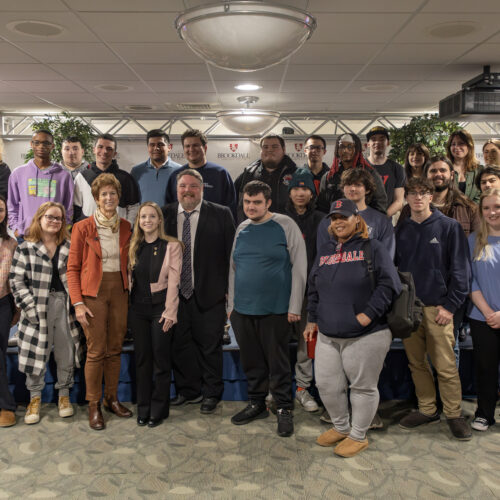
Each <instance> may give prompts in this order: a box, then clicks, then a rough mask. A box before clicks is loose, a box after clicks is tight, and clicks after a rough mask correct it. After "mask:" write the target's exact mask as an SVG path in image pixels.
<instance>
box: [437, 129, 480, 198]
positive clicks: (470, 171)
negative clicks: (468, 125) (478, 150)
mask: <svg viewBox="0 0 500 500" xmlns="http://www.w3.org/2000/svg"><path fill="white" fill-rule="evenodd" d="M446 156H447V157H448V159H449V160H450V161H451V163H452V164H453V169H454V170H455V185H456V186H457V187H458V188H459V189H460V191H462V193H464V194H465V196H467V197H468V198H469V199H470V200H472V201H473V202H474V203H478V202H479V196H480V195H481V191H479V189H477V186H476V176H477V174H478V172H479V162H478V161H477V160H476V154H475V152H474V140H473V139H472V136H471V135H470V134H469V132H467V130H463V129H460V130H456V131H455V132H452V133H451V135H450V137H449V139H448V142H447V144H446Z"/></svg>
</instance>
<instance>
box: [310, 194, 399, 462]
mask: <svg viewBox="0 0 500 500" xmlns="http://www.w3.org/2000/svg"><path fill="white" fill-rule="evenodd" d="M328 215H329V216H330V218H331V225H330V231H331V234H332V236H333V238H332V239H330V240H328V241H327V242H325V243H324V244H323V245H322V246H321V247H320V248H319V250H318V253H317V255H316V260H315V263H314V266H313V268H312V270H311V273H310V275H309V290H308V307H307V310H308V312H309V323H307V325H306V328H305V330H304V338H305V340H306V341H308V340H311V339H312V337H313V334H314V332H315V331H316V329H318V337H317V342H316V351H315V361H316V364H315V368H316V385H317V386H318V390H319V394H320V397H321V400H322V401H323V404H324V405H325V408H326V409H327V410H328V413H329V415H330V418H331V420H332V423H333V427H332V428H331V429H329V430H328V431H326V432H324V433H323V434H321V436H319V437H318V439H317V440H316V442H317V443H318V444H319V445H320V446H333V445H336V447H335V449H334V453H335V454H337V455H340V456H342V457H352V456H354V455H356V454H358V453H359V452H361V451H363V450H364V449H365V448H367V447H368V440H367V439H366V433H367V431H368V428H369V426H370V424H371V422H372V420H373V417H374V416H375V413H376V411H377V407H378V402H379V393H378V389H377V383H378V378H379V375H380V372H381V370H382V366H383V364H384V359H385V356H386V354H387V352H388V350H389V347H390V345H391V341H392V335H391V332H390V330H389V327H388V326H387V322H386V317H385V315H386V312H387V311H388V309H389V306H390V304H391V302H392V300H393V298H394V297H395V296H396V295H398V294H399V293H400V291H401V282H400V280H399V277H398V274H397V271H396V268H395V267H394V264H393V262H392V259H391V257H390V256H389V253H388V252H387V250H386V248H385V247H384V246H383V244H382V243H380V242H379V241H377V240H370V241H368V227H367V225H366V222H365V221H364V220H363V218H362V217H361V216H360V215H359V211H358V208H357V206H356V204H355V203H354V202H353V201H351V200H348V199H346V198H341V199H340V200H336V201H334V202H333V204H332V210H331V211H330V213H329V214H328ZM368 246H369V248H368ZM367 251H370V253H371V255H372V258H371V261H372V267H373V274H374V275H375V276H376V283H375V284H374V286H373V285H372V280H371V277H370V273H369V272H368V266H367V262H366V258H365V257H366V255H365V252H367ZM348 389H350V396H349V398H348V396H347V394H348ZM349 402H350V404H351V407H352V420H351V419H350V415H349Z"/></svg>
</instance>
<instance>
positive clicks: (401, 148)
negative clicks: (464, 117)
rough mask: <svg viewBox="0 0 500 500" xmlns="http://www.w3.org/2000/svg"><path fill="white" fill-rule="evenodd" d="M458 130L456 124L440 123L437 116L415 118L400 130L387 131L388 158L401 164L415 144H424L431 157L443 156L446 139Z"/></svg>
mask: <svg viewBox="0 0 500 500" xmlns="http://www.w3.org/2000/svg"><path fill="white" fill-rule="evenodd" d="M459 128H460V125H459V124H458V123H457V122H444V121H441V120H440V119H439V117H438V115H430V114H425V115H422V116H416V117H414V118H412V119H411V121H410V123H407V124H406V125H403V126H402V127H401V128H391V129H390V130H389V133H390V136H391V151H390V152H389V158H391V160H395V161H397V162H399V163H401V164H403V163H404V161H405V154H406V151H407V149H408V148H409V147H410V146H411V145H412V144H413V143H415V142H421V143H423V144H425V145H426V146H427V147H428V148H429V151H430V152H431V155H432V156H434V155H445V154H446V142H447V141H448V137H449V136H450V134H451V133H452V132H454V131H455V130H457V129H459Z"/></svg>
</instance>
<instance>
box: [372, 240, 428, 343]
mask: <svg viewBox="0 0 500 500" xmlns="http://www.w3.org/2000/svg"><path fill="white" fill-rule="evenodd" d="M362 248H363V252H364V256H365V262H366V265H367V267H368V274H369V276H370V283H371V288H372V290H375V287H376V286H377V283H376V278H375V272H374V268H373V261H372V246H371V243H370V240H366V241H365V242H364V243H363V247H362ZM398 276H399V279H400V281H401V287H402V290H401V293H400V294H399V295H398V296H397V297H396V298H395V299H394V301H393V302H392V304H391V306H390V308H389V311H388V312H387V314H386V318H387V324H388V325H389V329H390V330H391V333H392V338H399V339H406V338H408V337H409V336H410V335H411V334H412V332H414V331H415V330H416V329H417V328H418V327H419V326H420V323H421V322H422V318H423V314H424V312H423V306H424V304H423V303H422V301H421V300H420V299H419V298H418V297H417V294H416V291H415V282H414V281H413V276H412V274H411V273H410V272H402V271H399V270H398Z"/></svg>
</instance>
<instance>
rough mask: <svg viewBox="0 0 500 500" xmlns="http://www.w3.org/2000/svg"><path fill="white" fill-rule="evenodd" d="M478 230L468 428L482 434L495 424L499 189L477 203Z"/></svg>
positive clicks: (499, 359)
mask: <svg viewBox="0 0 500 500" xmlns="http://www.w3.org/2000/svg"><path fill="white" fill-rule="evenodd" d="M479 217H480V219H481V225H480V228H479V229H478V230H477V231H476V232H474V233H472V234H471V235H470V236H469V249H470V252H471V260H472V288H471V290H472V292H471V295H470V296H471V300H472V303H473V304H474V307H473V309H472V311H471V313H470V314H469V318H470V327H471V335H472V341H473V344H474V351H473V355H474V366H475V370H476V391H477V410H476V415H475V418H474V421H473V422H472V424H471V427H472V428H473V429H475V430H476V431H485V430H487V429H488V427H489V426H490V425H493V424H494V423H495V406H496V402H497V398H498V365H499V363H500V281H499V279H498V277H499V276H500V189H490V190H488V191H485V192H484V193H483V194H482V195H481V199H480V201H479Z"/></svg>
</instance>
